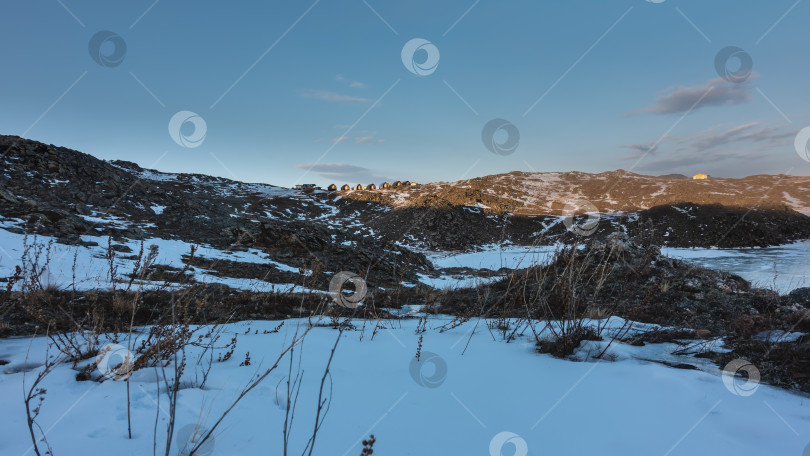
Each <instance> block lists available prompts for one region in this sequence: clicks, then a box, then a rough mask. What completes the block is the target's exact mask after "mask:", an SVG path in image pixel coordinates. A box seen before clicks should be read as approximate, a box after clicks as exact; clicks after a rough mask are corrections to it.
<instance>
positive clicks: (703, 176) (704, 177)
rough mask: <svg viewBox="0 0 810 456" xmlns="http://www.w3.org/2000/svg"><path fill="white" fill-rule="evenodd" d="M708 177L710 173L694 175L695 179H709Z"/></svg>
mask: <svg viewBox="0 0 810 456" xmlns="http://www.w3.org/2000/svg"><path fill="white" fill-rule="evenodd" d="M708 178H709V175H708V174H703V173H697V174H695V175H694V176H692V179H694V180H703V179H708Z"/></svg>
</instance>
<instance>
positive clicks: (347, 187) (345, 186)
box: [326, 181, 419, 192]
mask: <svg viewBox="0 0 810 456" xmlns="http://www.w3.org/2000/svg"><path fill="white" fill-rule="evenodd" d="M418 185H419V184H417V183H416V182H411V181H405V182H400V181H396V182H394V183H393V184H392V183H390V182H383V183H382V185H380V187H379V188H380V189H387V188H404V187H416V186H418ZM326 189H327V190H329V191H330V192H336V191H337V190H338V187H337V185H335V184H332V185H330V186H329V187H327V188H326ZM340 190H341V191H344V192H345V191H348V190H352V187H351V186H350V185H349V184H343V185H342V186H341V187H340ZM354 190H377V185H376V184H368V185H363V184H357V185H356V186H355V187H354Z"/></svg>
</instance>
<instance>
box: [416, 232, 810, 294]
mask: <svg viewBox="0 0 810 456" xmlns="http://www.w3.org/2000/svg"><path fill="white" fill-rule="evenodd" d="M557 248H558V247H557V246H536V247H531V246H529V247H519V246H509V247H504V248H502V249H499V248H497V247H493V248H490V249H487V250H483V251H480V252H473V253H462V254H457V255H448V254H447V253H432V254H429V255H428V258H429V259H430V260H431V261H433V264H434V265H435V266H436V267H437V268H453V267H468V268H474V269H491V270H498V269H500V268H501V267H506V268H511V269H515V268H524V267H527V266H530V265H532V264H536V263H545V262H547V261H548V260H549V259H550V258H551V256H552V255H553V253H554V251H555V250H556V249H557ZM661 252H662V253H663V254H664V255H667V256H669V257H671V258H677V259H681V260H684V261H689V262H693V263H695V264H698V265H700V266H704V267H707V268H711V269H719V270H723V271H728V272H731V273H733V274H737V275H739V276H741V277H743V278H744V279H746V280H749V281H751V282H752V283H753V284H754V285H755V286H758V287H763V288H771V289H774V290H777V291H779V292H780V293H787V292H789V291H790V290H793V289H795V288H800V287H804V286H810V241H801V242H796V243H794V244H787V245H782V246H777V247H766V248H744V249H708V248H694V249H693V248H670V247H667V248H663V249H661ZM427 281H428V282H431V283H433V284H434V285H436V286H442V285H451V284H453V280H452V279H450V278H443V279H434V280H427Z"/></svg>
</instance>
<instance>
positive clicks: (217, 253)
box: [0, 228, 307, 292]
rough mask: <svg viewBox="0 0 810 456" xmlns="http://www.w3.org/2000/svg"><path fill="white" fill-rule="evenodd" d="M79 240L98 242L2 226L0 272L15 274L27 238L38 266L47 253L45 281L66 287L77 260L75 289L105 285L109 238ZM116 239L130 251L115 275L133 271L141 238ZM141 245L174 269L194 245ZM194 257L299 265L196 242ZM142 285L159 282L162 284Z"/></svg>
mask: <svg viewBox="0 0 810 456" xmlns="http://www.w3.org/2000/svg"><path fill="white" fill-rule="evenodd" d="M82 240H83V241H85V242H95V243H97V244H98V245H97V246H91V247H82V246H66V245H63V244H59V243H57V242H56V240H55V239H54V238H52V237H49V236H28V237H27V238H26V236H25V235H22V234H17V233H12V232H10V231H6V230H4V229H2V228H0V277H8V276H11V275H13V272H14V268H15V267H16V266H18V265H20V260H21V258H22V256H23V253H24V251H25V247H26V243H27V244H28V245H41V246H43V249H42V250H41V251H40V255H39V256H40V258H39V261H40V266H42V265H43V264H44V263H45V259H46V257H49V258H50V262H49V267H48V271H47V274H46V275H45V277H43V280H46V281H47V283H49V284H51V285H55V286H58V287H60V288H68V287H70V286H71V284H73V283H74V277H73V273H74V262H75V266H76V267H75V273H76V277H75V284H76V289H77V290H91V289H100V288H109V287H110V281H109V269H110V267H109V264H108V262H107V259H106V258H105V255H106V252H107V242H108V238H106V237H103V236H82ZM114 244H119V245H126V246H127V247H129V248H130V249H131V250H132V253H122V252H116V260H115V264H116V266H117V267H118V274H119V276H123V275H124V274H127V273H130V272H132V270H133V267H134V265H135V260H134V259H129V258H126V257H131V256H133V255H137V254H138V252H139V251H140V249H141V242H140V241H134V240H128V241H127V242H114ZM143 245H144V251H145V253H147V252H148V250H149V246H150V245H156V246H157V247H158V256H157V259H156V261H155V264H161V265H166V266H171V267H174V268H178V269H182V268H183V267H184V263H183V262H182V256H183V255H188V254H189V253H190V251H191V247H192V245H191V244H189V243H187V242H183V241H179V240H171V239H159V238H152V239H146V240H144V242H143ZM195 256H197V257H198V258H205V259H212V260H214V259H220V260H230V261H237V262H247V263H259V264H267V265H273V266H275V267H276V268H278V269H279V270H282V271H288V272H295V273H297V272H298V269H297V268H293V267H291V266H288V265H285V264H282V263H278V262H276V261H273V260H271V259H269V258H267V255H266V254H263V253H261V252H260V251H258V250H255V249H249V250H247V251H225V250H219V249H215V248H212V247H210V246H205V245H201V246H198V247H197V251H196V253H195ZM193 275H194V278H195V279H196V280H197V281H199V282H202V283H220V284H224V285H228V286H230V287H232V288H235V289H240V290H253V291H271V290H275V291H293V292H300V291H307V290H306V289H303V288H301V287H300V286H298V285H294V284H272V283H268V282H264V281H262V280H255V279H236V278H231V277H218V276H216V275H214V274H211V273H210V272H208V271H206V270H204V269H201V268H198V267H195V268H194V271H193ZM146 285H147V286H149V285H154V286H157V285H160V284H157V283H155V284H146Z"/></svg>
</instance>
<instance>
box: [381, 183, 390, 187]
mask: <svg viewBox="0 0 810 456" xmlns="http://www.w3.org/2000/svg"><path fill="white" fill-rule="evenodd" d="M382 188H391V183H390V182H383V184H382Z"/></svg>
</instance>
